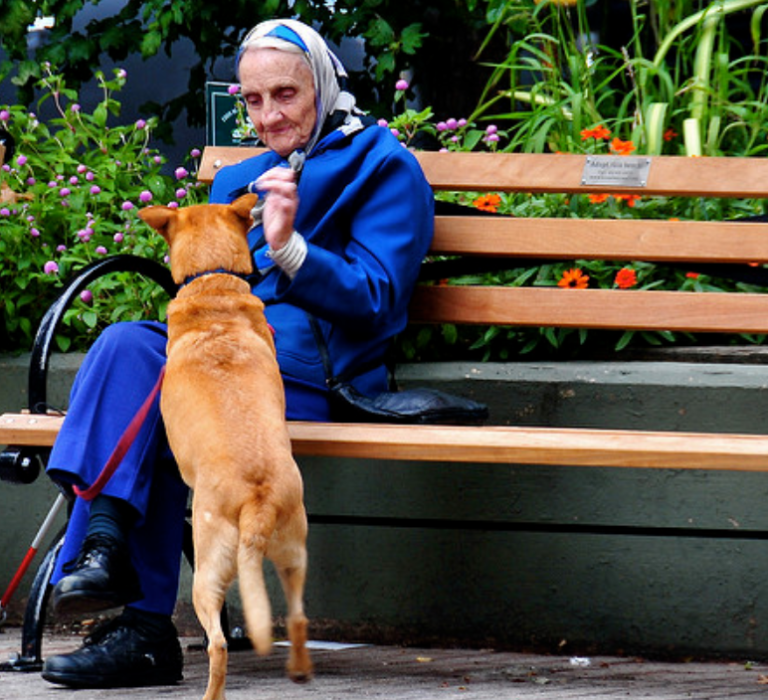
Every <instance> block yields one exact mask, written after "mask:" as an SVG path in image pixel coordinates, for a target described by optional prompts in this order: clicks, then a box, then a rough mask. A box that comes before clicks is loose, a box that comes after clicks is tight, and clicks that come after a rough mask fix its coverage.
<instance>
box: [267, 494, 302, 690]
mask: <svg viewBox="0 0 768 700" xmlns="http://www.w3.org/2000/svg"><path fill="white" fill-rule="evenodd" d="M306 541H307V516H306V514H305V512H304V508H303V507H299V508H297V509H296V511H295V513H294V515H293V517H292V518H291V520H290V522H289V523H288V525H287V526H286V527H285V528H283V529H282V530H281V532H280V534H279V536H278V537H277V538H276V539H275V540H273V542H272V543H271V544H270V550H269V553H268V556H269V558H270V559H271V560H272V562H273V563H274V565H275V568H276V569H277V573H278V576H279V577H280V583H281V584H282V587H283V593H284V594H285V600H286V603H287V605H288V620H287V625H288V639H289V640H290V642H291V649H290V655H289V657H288V664H287V670H288V676H289V677H290V679H291V680H293V681H295V682H297V683H303V682H306V681H308V680H310V679H311V678H312V660H311V659H310V657H309V651H308V650H307V618H306V615H305V614H304V585H305V582H306V578H307V548H306Z"/></svg>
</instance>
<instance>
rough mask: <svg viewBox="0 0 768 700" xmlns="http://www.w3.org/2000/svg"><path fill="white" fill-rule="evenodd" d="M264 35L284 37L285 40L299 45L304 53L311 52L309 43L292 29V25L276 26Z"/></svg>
mask: <svg viewBox="0 0 768 700" xmlns="http://www.w3.org/2000/svg"><path fill="white" fill-rule="evenodd" d="M264 36H274V37H277V38H278V39H282V40H283V41H288V42H290V43H291V44H295V45H296V46H298V47H299V48H300V49H301V50H302V51H304V53H309V49H308V48H307V45H306V44H305V43H304V40H303V39H302V38H301V37H300V36H299V35H298V34H297V33H296V32H294V31H293V29H291V28H290V27H286V26H284V25H282V24H280V25H278V26H277V27H275V28H274V29H273V30H272V31H271V32H267V33H266V34H265V35H264Z"/></svg>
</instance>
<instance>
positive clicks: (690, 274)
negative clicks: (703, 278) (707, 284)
mask: <svg viewBox="0 0 768 700" xmlns="http://www.w3.org/2000/svg"><path fill="white" fill-rule="evenodd" d="M685 276H686V277H687V278H688V279H689V280H697V279H699V273H698V272H686V273H685Z"/></svg>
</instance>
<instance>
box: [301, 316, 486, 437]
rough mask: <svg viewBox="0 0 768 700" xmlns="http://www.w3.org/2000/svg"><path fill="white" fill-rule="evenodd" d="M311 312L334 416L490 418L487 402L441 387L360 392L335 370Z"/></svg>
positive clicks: (351, 419) (443, 421)
mask: <svg viewBox="0 0 768 700" xmlns="http://www.w3.org/2000/svg"><path fill="white" fill-rule="evenodd" d="M307 315H308V316H309V321H310V325H311V326H312V332H313V334H314V336H315V342H316V343H317V347H318V349H319V350H320V357H321V359H322V362H323V368H324V370H325V376H326V381H327V383H328V388H329V390H330V393H331V396H330V404H331V419H332V420H334V421H336V422H341V423H402V424H408V423H410V424H419V425H482V424H483V423H484V422H485V421H486V420H487V419H488V407H487V406H486V405H485V404H482V403H479V402H478V401H473V400H472V399H467V398H464V397H463V396H455V395H454V394H448V393H446V392H444V391H439V390H438V389H428V388H425V387H417V388H414V389H405V390H403V391H384V392H382V393H380V394H377V395H376V396H366V395H364V394H362V393H360V392H359V391H358V390H357V389H355V387H354V386H352V384H351V382H350V381H349V379H345V378H343V377H338V376H336V375H335V374H334V372H333V365H332V362H331V358H330V355H329V353H328V346H327V345H326V343H325V339H324V338H323V334H322V331H321V329H320V324H319V323H318V322H317V319H316V318H315V317H314V316H312V315H310V314H307Z"/></svg>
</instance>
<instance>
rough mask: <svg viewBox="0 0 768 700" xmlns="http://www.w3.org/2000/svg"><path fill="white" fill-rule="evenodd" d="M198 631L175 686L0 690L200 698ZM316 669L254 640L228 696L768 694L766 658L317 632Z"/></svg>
mask: <svg viewBox="0 0 768 700" xmlns="http://www.w3.org/2000/svg"><path fill="white" fill-rule="evenodd" d="M20 640H21V631H20V630H19V629H18V628H13V627H7V628H3V629H2V630H1V631H0V662H1V661H7V660H9V659H10V658H11V657H12V656H13V655H14V654H17V653H18V650H19V648H20V646H19V645H20ZM81 641H82V640H81V638H80V637H79V636H72V635H69V634H64V633H57V632H52V633H50V634H46V636H45V638H44V641H43V649H44V653H45V654H55V653H65V652H67V651H71V650H73V649H75V648H77V647H78V646H79V644H80V643H81ZM201 641H202V640H201V639H200V638H194V637H185V638H183V639H182V647H183V648H184V656H185V669H184V680H183V681H182V682H181V683H179V684H177V685H173V686H162V687H157V688H124V689H112V690H70V689H66V688H63V687H61V686H56V685H52V684H50V683H47V682H46V681H44V680H43V679H42V678H41V677H40V675H39V673H36V672H33V673H22V672H18V671H0V698H2V700H12V699H13V700H15V699H16V698H18V699H19V700H22V699H23V700H39V699H42V698H45V699H46V700H101V699H104V700H107V699H108V700H121V699H123V698H131V699H132V700H144V699H147V700H149V699H150V698H151V699H153V700H155V699H157V698H168V699H169V700H192V699H194V700H199V699H200V698H201V697H202V695H203V692H204V690H205V684H206V678H207V673H208V659H207V655H206V653H205V651H204V650H203V649H202V646H201ZM312 656H313V661H314V663H315V671H316V675H315V678H314V680H312V681H311V682H309V683H307V684H303V685H296V684H294V683H292V682H291V681H289V680H288V679H287V678H286V676H285V673H284V665H285V661H286V658H287V650H286V648H285V647H284V646H281V645H277V646H276V647H275V649H274V651H273V653H272V655H271V656H268V657H257V656H256V655H255V654H253V653H252V652H251V651H250V650H240V651H234V652H232V653H231V654H230V659H229V673H228V677H227V698H228V700H245V699H246V698H247V699H248V700H254V699H255V700H294V699H300V700H359V699H360V698H374V699H375V698H382V699H384V698H386V700H400V699H402V700H426V699H429V700H432V699H433V698H434V699H437V700H453V699H458V698H461V699H462V700H469V699H472V700H499V699H507V698H508V699H510V700H518V699H527V698H536V699H543V700H555V699H558V700H561V699H562V700H619V699H621V700H626V699H627V698H630V699H632V698H653V699H659V700H662V699H663V700H715V699H718V700H719V699H725V698H727V699H729V700H741V699H744V700H746V699H751V700H757V699H758V698H760V697H768V663H765V662H752V661H749V660H743V661H741V660H739V661H688V662H669V661H653V660H649V659H643V658H638V657H627V658H624V657H620V656H600V657H570V656H567V655H563V656H549V655H540V654H528V653H518V652H507V651H495V650H492V649H456V648H450V649H436V648H429V649H427V648H403V647H395V646H377V645H349V644H334V643H329V642H313V643H312Z"/></svg>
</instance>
